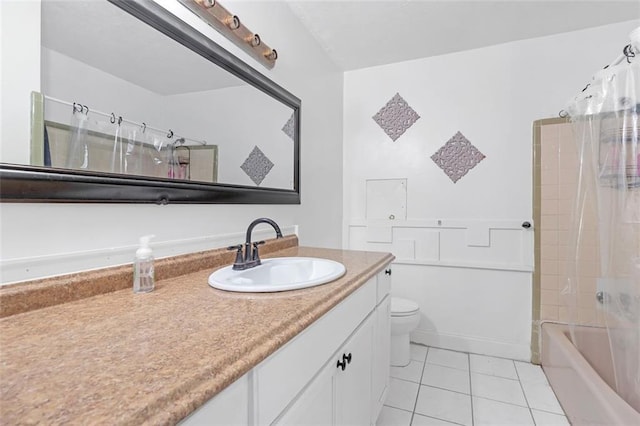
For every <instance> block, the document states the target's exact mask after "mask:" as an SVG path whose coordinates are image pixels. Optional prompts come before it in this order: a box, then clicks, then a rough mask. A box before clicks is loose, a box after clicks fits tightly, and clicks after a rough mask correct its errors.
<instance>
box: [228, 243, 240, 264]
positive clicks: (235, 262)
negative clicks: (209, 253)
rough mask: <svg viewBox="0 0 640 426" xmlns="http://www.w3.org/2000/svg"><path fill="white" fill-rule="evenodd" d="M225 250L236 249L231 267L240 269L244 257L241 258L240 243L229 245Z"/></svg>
mask: <svg viewBox="0 0 640 426" xmlns="http://www.w3.org/2000/svg"><path fill="white" fill-rule="evenodd" d="M227 250H229V251H233V250H237V251H236V260H235V261H234V262H233V269H241V267H242V266H244V259H242V244H238V245H237V246H229V247H227Z"/></svg>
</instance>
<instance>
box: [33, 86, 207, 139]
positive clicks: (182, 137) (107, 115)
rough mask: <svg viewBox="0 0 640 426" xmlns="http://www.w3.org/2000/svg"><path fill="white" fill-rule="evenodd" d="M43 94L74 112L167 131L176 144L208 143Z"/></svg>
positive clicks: (114, 121)
mask: <svg viewBox="0 0 640 426" xmlns="http://www.w3.org/2000/svg"><path fill="white" fill-rule="evenodd" d="M43 96H44V98H45V99H47V100H50V101H52V102H58V103H60V104H62V105H67V106H70V107H73V108H74V113H75V112H80V113H82V114H88V113H90V112H91V113H93V114H98V115H101V116H103V117H107V118H109V119H111V120H112V121H111V122H112V123H114V124H115V123H116V120H118V125H120V123H122V122H125V123H129V124H133V125H135V126H139V127H141V128H142V132H143V133H144V131H145V130H146V129H151V130H155V131H156V132H159V133H164V132H167V138H168V139H173V138H174V137H175V140H174V141H173V143H172V145H175V144H176V143H178V142H180V141H181V140H182V141H183V142H184V141H191V142H194V143H197V144H199V145H203V146H204V145H207V141H199V140H196V139H191V138H187V137H184V136H179V135H177V134H174V133H173V130H171V129H169V130H168V131H167V130H163V129H159V128H157V127H152V126H148V125H147V124H146V123H144V122H143V123H138V122H135V121H131V120H127V119H126V118H123V117H122V116H116V115H115V114H114V113H110V114H108V113H106V112H102V111H98V110H95V109H89V107H88V106H86V105H84V104H80V103H78V102H69V101H65V100H62V99H58V98H54V97H53V96H48V95H43ZM76 106H80V107H81V108H83V109H82V111H81V110H76V109H75V108H76ZM84 108H86V109H87V112H86V113H85V112H83V110H84ZM183 142H181V145H183V144H184V143H183Z"/></svg>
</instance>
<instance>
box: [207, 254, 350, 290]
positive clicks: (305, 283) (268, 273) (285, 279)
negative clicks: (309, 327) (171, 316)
mask: <svg viewBox="0 0 640 426" xmlns="http://www.w3.org/2000/svg"><path fill="white" fill-rule="evenodd" d="M345 272H346V268H345V267H344V265H343V264H342V263H339V262H335V261H333V260H329V259H320V258H317V257H277V258H273V259H264V260H262V265H258V266H256V267H253V268H251V269H245V270H244V271H234V270H233V269H232V266H227V267H224V268H222V269H218V270H217V271H215V272H214V273H213V274H211V275H210V276H209V285H210V286H211V287H214V288H217V289H220V290H227V291H242V292H258V293H265V292H274V291H285V290H296V289H300V288H307V287H314V286H317V285H321V284H326V283H328V282H331V281H333V280H336V279H338V278H340V277H341V276H343V275H344V273H345Z"/></svg>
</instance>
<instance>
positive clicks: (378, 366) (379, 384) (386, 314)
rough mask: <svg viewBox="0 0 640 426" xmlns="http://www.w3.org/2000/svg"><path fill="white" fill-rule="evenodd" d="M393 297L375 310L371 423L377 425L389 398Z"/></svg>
mask: <svg viewBox="0 0 640 426" xmlns="http://www.w3.org/2000/svg"><path fill="white" fill-rule="evenodd" d="M390 344H391V296H388V295H387V296H386V297H385V298H384V299H383V301H382V302H381V303H380V304H379V305H378V306H377V307H376V310H375V327H374V334H373V365H372V369H371V398H372V413H371V423H372V424H375V422H376V420H377V419H378V415H379V414H380V410H381V409H382V405H383V404H384V400H385V398H386V396H387V390H388V387H389V374H390V364H391V347H390Z"/></svg>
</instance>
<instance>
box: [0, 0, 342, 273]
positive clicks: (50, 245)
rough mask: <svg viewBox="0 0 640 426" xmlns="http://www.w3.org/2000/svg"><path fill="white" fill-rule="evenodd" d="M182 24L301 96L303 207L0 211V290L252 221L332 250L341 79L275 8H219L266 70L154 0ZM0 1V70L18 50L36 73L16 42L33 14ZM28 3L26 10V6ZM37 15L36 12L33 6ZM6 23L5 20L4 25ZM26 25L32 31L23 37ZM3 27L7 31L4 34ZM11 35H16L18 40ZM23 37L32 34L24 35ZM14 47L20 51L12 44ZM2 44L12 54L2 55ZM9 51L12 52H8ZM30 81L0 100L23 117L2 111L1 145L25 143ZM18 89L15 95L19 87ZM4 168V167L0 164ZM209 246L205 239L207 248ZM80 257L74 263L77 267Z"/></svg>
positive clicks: (213, 236)
mask: <svg viewBox="0 0 640 426" xmlns="http://www.w3.org/2000/svg"><path fill="white" fill-rule="evenodd" d="M158 3H161V4H162V5H164V6H165V7H167V8H170V10H172V11H174V13H176V14H178V15H179V16H180V17H181V18H182V19H184V20H185V21H187V22H189V23H190V24H191V25H193V26H195V27H196V28H198V29H199V30H200V31H202V32H203V33H205V34H206V35H207V36H209V37H210V38H211V39H213V40H214V41H216V42H218V43H219V44H220V45H222V46H223V47H225V48H226V49H228V50H229V51H231V52H232V53H234V54H235V55H236V56H238V57H239V58H241V59H242V60H244V61H246V62H247V63H249V64H251V65H252V66H253V67H254V68H256V69H258V70H259V71H260V72H263V73H264V74H266V75H267V76H269V77H270V78H272V79H273V80H275V81H276V82H277V83H278V84H280V85H282V86H283V87H285V88H286V89H287V90H289V91H290V92H292V93H293V94H295V95H296V96H298V97H299V98H300V99H302V126H301V130H302V140H301V144H302V145H301V155H302V158H301V180H302V182H301V189H302V204H301V205H299V206H297V205H294V206H290V205H269V206H267V205H167V206H156V205H136V204H127V205H116V204H111V205H109V204H28V203H23V204H22V203H10V204H8V203H3V204H0V227H1V228H2V241H1V254H0V255H1V258H2V279H1V280H0V281H2V283H7V282H10V281H18V280H23V279H29V278H34V277H40V276H46V275H52V274H58V273H63V272H69V271H72V270H80V269H87V268H92V267H100V266H105V265H112V264H118V263H122V262H123V261H126V260H130V259H129V258H130V256H129V253H130V255H131V256H133V253H134V250H135V245H136V244H137V239H138V237H139V236H141V235H144V234H148V233H153V234H156V235H157V238H156V240H155V241H156V247H157V248H158V250H157V251H156V254H157V255H158V256H161V255H168V254H175V253H176V252H177V251H192V250H195V249H202V248H204V246H206V245H207V244H210V245H211V246H217V245H218V244H220V243H219V241H224V240H225V238H227V237H229V235H231V237H229V238H231V239H235V238H237V239H238V240H241V239H242V237H241V234H242V232H243V231H244V230H246V227H247V225H248V224H249V222H250V221H251V220H253V219H255V218H256V217H260V216H267V217H271V218H273V219H274V220H276V221H277V222H278V223H280V225H282V226H283V227H287V229H293V228H291V227H292V226H294V225H298V226H299V237H300V242H301V244H306V245H314V246H322V247H339V246H340V245H341V241H342V237H341V213H342V193H341V187H342V84H343V81H342V73H341V72H339V71H338V70H337V69H336V68H335V66H334V65H333V64H332V63H331V62H330V61H329V59H328V58H327V56H326V55H325V53H324V52H323V51H322V49H321V48H320V47H319V45H318V44H317V43H316V42H315V41H314V39H313V38H312V37H311V36H310V35H309V34H308V33H307V31H306V30H305V29H304V27H303V26H302V24H301V23H300V22H299V21H298V19H297V18H296V17H295V16H294V15H293V14H292V12H291V11H290V9H289V7H288V6H287V5H286V4H283V3H280V2H269V3H268V4H266V3H263V2H233V1H227V2H226V3H225V6H226V7H227V8H228V9H230V10H232V11H233V12H234V13H236V14H237V15H239V16H240V17H241V18H242V20H243V22H244V23H246V24H247V26H249V28H252V29H254V30H255V31H258V32H260V35H261V36H262V38H263V40H265V42H267V43H269V45H271V46H274V47H275V48H276V49H277V50H278V52H279V56H280V59H278V63H277V65H276V66H275V68H274V69H273V70H271V71H268V70H266V69H265V68H264V67H262V65H260V64H258V63H256V62H255V61H254V60H253V59H251V57H250V56H249V55H247V54H245V53H244V52H243V51H241V50H239V49H238V48H236V47H235V45H233V44H232V43H231V42H229V41H227V40H226V39H225V38H223V37H222V36H221V35H219V34H218V33H217V32H215V31H214V30H213V29H211V28H210V27H208V26H207V25H206V24H204V23H203V22H201V21H199V19H198V18H196V17H195V15H193V14H192V13H191V12H190V11H188V10H186V9H184V8H183V6H181V5H179V4H178V3H177V2H176V1H174V0H158ZM1 4H2V19H3V27H2V43H3V50H2V63H3V82H4V81H5V80H4V78H5V77H4V71H5V70H6V68H11V69H12V70H14V72H16V73H18V72H22V71H18V70H17V69H14V68H13V65H12V66H11V67H6V64H7V63H8V61H9V60H11V55H9V54H10V53H11V52H13V50H17V51H19V53H20V54H21V55H22V56H21V57H22V58H23V61H24V69H25V70H26V71H24V72H25V73H29V72H31V71H32V70H33V69H39V68H40V67H39V61H40V47H39V43H37V44H36V43H32V44H26V45H25V44H24V40H23V39H24V36H25V33H26V34H28V35H29V36H33V35H34V34H37V33H38V32H39V12H38V13H21V14H18V13H15V14H14V12H13V9H11V8H9V7H8V6H7V3H6V2H1ZM31 6H33V4H32V5H31ZM37 11H39V6H38V7H37ZM5 21H11V22H13V23H14V25H13V26H11V27H6V26H5V25H4V23H5ZM27 28H30V29H33V31H25V29H27ZM9 30H15V31H16V32H15V33H14V35H15V36H13V37H12V36H11V33H10V32H9ZM17 34H20V35H19V36H18V35H17ZM29 38H31V37H29ZM16 43H19V45H16ZM5 44H9V45H10V47H11V49H6V48H5ZM14 48H15V49H14ZM39 81H40V80H39V78H37V79H31V80H29V81H27V80H26V79H25V80H24V81H23V80H13V81H12V82H11V83H12V84H14V85H15V86H16V87H15V89H16V90H15V92H14V91H10V92H9V91H8V92H5V85H4V83H3V92H2V94H1V95H2V99H3V101H2V102H3V105H5V101H7V102H9V103H11V102H13V101H14V99H10V96H11V97H13V96H16V97H17V98H19V99H15V102H16V103H15V104H12V105H15V106H16V107H15V110H12V111H11V113H12V114H13V113H15V114H16V115H17V116H20V117H21V118H22V119H21V120H18V121H15V122H14V123H11V125H10V127H7V126H8V125H7V122H8V119H9V118H8V117H10V116H9V115H7V114H8V112H7V111H5V108H3V112H2V115H3V117H2V118H3V140H2V141H0V143H1V144H2V145H4V144H5V143H8V140H7V139H4V135H5V129H6V131H9V130H10V131H12V132H15V133H16V135H18V134H19V135H20V136H19V137H15V138H13V137H12V138H11V143H16V142H15V141H20V143H24V146H25V147H27V146H28V140H29V139H28V135H29V124H28V123H29V115H28V114H29V111H28V109H29V108H28V101H24V99H23V98H22V96H23V95H24V93H27V94H28V93H29V92H30V91H31V90H39ZM18 89H20V90H18ZM3 160H4V161H9V159H5V158H4V157H3ZM214 240H215V241H218V242H217V243H216V242H212V241H214ZM78 259H81V261H78Z"/></svg>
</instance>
